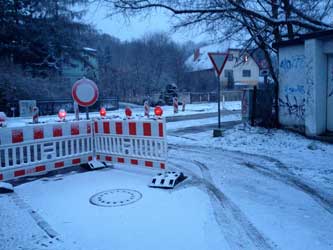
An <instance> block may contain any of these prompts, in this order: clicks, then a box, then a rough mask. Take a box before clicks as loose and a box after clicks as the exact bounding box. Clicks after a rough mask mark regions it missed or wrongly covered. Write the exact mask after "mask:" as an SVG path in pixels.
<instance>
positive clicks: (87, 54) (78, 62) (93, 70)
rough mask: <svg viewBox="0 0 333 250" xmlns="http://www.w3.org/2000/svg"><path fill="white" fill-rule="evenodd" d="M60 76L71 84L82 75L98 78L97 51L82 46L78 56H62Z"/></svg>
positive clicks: (93, 78)
mask: <svg viewBox="0 0 333 250" xmlns="http://www.w3.org/2000/svg"><path fill="white" fill-rule="evenodd" d="M62 76H63V77H64V79H65V81H66V82H70V83H72V84H73V83H74V82H76V81H77V80H79V79H81V78H82V77H87V78H89V79H92V80H95V81H96V80H98V78H99V77H98V61H97V51H96V50H95V49H92V48H83V49H82V54H81V56H80V57H78V58H74V57H69V56H64V64H63V66H62Z"/></svg>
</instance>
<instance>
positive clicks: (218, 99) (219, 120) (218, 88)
mask: <svg viewBox="0 0 333 250" xmlns="http://www.w3.org/2000/svg"><path fill="white" fill-rule="evenodd" d="M217 108H218V126H219V129H221V82H220V76H219V75H217Z"/></svg>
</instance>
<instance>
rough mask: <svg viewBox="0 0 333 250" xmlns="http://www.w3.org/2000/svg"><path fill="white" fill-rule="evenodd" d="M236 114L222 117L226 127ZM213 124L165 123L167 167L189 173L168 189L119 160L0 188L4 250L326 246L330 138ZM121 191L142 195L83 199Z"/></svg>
mask: <svg viewBox="0 0 333 250" xmlns="http://www.w3.org/2000/svg"><path fill="white" fill-rule="evenodd" d="M239 119H240V116H239V115H238V114H232V115H229V116H224V117H223V121H224V122H225V124H229V125H230V126H231V125H233V124H234V123H238V122H239ZM215 124H216V118H207V119H201V120H192V121H182V122H173V123H168V124H167V129H168V135H169V136H168V145H169V167H170V168H171V169H178V170H179V169H180V170H182V171H184V172H185V173H186V175H187V176H189V178H188V179H186V180H185V181H184V182H183V183H181V184H180V185H179V186H178V187H177V188H175V189H173V190H161V189H150V188H148V187H147V184H148V182H149V180H150V176H151V173H150V172H147V171H142V170H138V169H137V170H133V168H132V169H131V168H119V167H116V168H115V169H112V168H111V169H110V168H109V169H105V170H99V171H90V172H86V171H71V172H67V173H61V174H58V175H53V176H52V175H51V176H45V177H43V178H39V179H36V180H34V181H31V182H27V183H25V184H21V185H19V186H17V187H16V193H15V194H14V195H0V226H1V227H0V249H1V250H16V249H27V250H34V249H38V250H39V249H45V250H60V249H61V250H62V249H65V250H66V249H68V250H88V249H89V250H109V249H115V250H118V249H119V250H122V249H136V250H137V249H138V250H139V249H162V250H164V249H165V250H167V249H175V250H186V249H189V250H190V249H191V250H192V249H198V250H204V249H207V250H215V249H216V250H224V249H226V250H228V249H230V250H234V249H244V250H247V249H287V250H289V249H290V250H295V249H296V250H297V249H300V250H304V249H311V250H312V249H319V250H326V249H327V250H328V249H332V248H333V230H332V228H333V198H332V197H333V166H332V164H331V162H332V160H333V157H332V155H333V145H328V144H324V143H320V142H313V141H311V140H308V139H305V138H303V137H302V136H299V135H295V134H292V133H289V132H285V131H280V130H273V131H267V130H263V129H257V128H253V129H250V128H243V127H242V125H237V126H236V127H234V128H232V127H229V129H228V130H227V131H226V132H225V136H224V137H222V138H212V137H211V134H212V131H211V127H212V126H214V125H215ZM198 126H200V127H201V128H200V129H198ZM309 145H311V147H310V146H309ZM310 148H311V149H310ZM119 188H123V189H126V190H136V191H138V192H140V193H141V194H142V198H141V199H140V200H138V201H137V202H135V203H133V204H130V205H127V206H121V207H112V208H105V207H97V206H94V205H92V204H90V203H89V199H90V197H91V196H92V195H94V194H96V193H98V192H101V191H105V190H110V189H119ZM36 194H37V195H36ZM4 228H6V230H4Z"/></svg>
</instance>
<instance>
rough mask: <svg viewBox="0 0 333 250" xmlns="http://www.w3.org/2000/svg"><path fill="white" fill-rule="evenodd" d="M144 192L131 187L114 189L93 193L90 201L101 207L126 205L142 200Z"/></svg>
mask: <svg viewBox="0 0 333 250" xmlns="http://www.w3.org/2000/svg"><path fill="white" fill-rule="evenodd" d="M141 197H142V194H141V193H140V192H138V191H136V190H130V189H112V190H106V191H103V192H100V193H97V194H95V195H93V196H92V197H91V198H90V203H91V204H93V205H96V206H101V207H118V206H125V205H128V204H131V203H134V202H136V201H138V200H140V199H141Z"/></svg>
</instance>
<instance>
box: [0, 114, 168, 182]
mask: <svg viewBox="0 0 333 250" xmlns="http://www.w3.org/2000/svg"><path fill="white" fill-rule="evenodd" d="M92 127H94V129H92ZM165 132H166V128H165V119H146V118H144V119H124V120H122V119H100V120H95V121H91V120H81V121H66V122H54V123H44V124H43V123H38V124H28V125H26V126H25V127H16V128H12V127H6V128H0V181H8V180H12V179H16V178H19V177H24V176H29V175H35V174H36V173H43V172H48V171H53V170H58V169H61V168H66V167H71V166H73V165H80V164H87V163H88V162H89V161H92V160H93V159H94V157H95V159H96V160H98V161H101V162H105V163H106V165H108V164H122V165H123V164H126V165H132V166H141V167H147V168H152V169H158V170H160V169H165V167H166V158H167V142H166V134H165Z"/></svg>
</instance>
